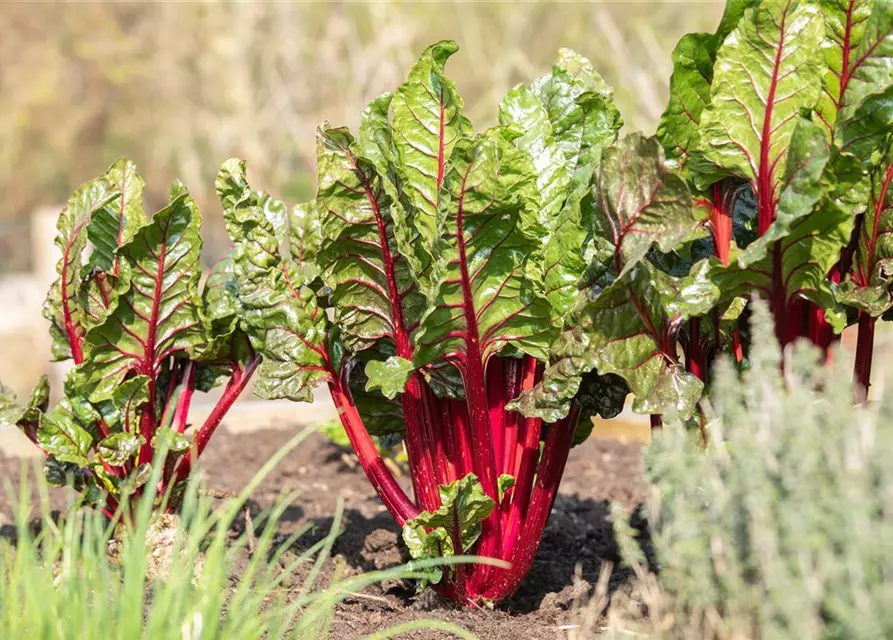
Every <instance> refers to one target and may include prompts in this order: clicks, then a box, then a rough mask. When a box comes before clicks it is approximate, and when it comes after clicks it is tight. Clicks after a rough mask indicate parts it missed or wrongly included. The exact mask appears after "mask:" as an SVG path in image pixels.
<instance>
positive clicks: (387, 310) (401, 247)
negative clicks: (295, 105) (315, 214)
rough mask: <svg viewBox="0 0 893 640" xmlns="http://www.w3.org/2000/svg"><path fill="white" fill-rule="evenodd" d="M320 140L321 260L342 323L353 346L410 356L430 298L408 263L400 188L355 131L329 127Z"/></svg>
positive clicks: (348, 341) (346, 336) (338, 318)
mask: <svg viewBox="0 0 893 640" xmlns="http://www.w3.org/2000/svg"><path fill="white" fill-rule="evenodd" d="M380 135H383V134H380ZM317 139H318V145H317V166H318V174H319V180H318V182H319V186H318V190H317V203H318V206H319V208H320V210H321V211H323V212H324V214H325V215H324V216H323V219H322V233H323V241H322V247H321V250H320V253H319V263H320V265H321V267H322V269H323V274H322V275H323V280H324V281H325V282H326V284H327V285H328V286H329V287H331V289H332V291H333V293H332V297H331V301H332V304H333V305H334V307H335V310H336V322H337V324H338V326H339V327H340V328H341V330H342V332H343V334H344V337H345V340H346V342H347V344H348V346H349V347H350V348H352V349H356V350H360V349H364V348H368V347H370V346H372V345H374V344H375V343H377V342H378V341H380V340H383V339H387V340H389V341H390V342H391V343H393V344H395V345H397V348H398V349H400V350H401V353H400V355H401V356H403V357H410V356H411V351H410V350H409V348H408V346H409V344H410V334H411V329H412V327H415V326H417V325H418V321H419V319H420V318H421V315H422V313H423V311H424V305H425V299H424V296H423V295H422V291H421V290H420V288H419V286H418V284H417V282H416V280H415V278H414V274H413V271H412V269H411V268H410V266H411V265H410V262H409V260H407V256H410V257H411V256H412V250H411V249H410V248H409V244H410V238H409V236H406V234H407V233H408V232H410V231H411V230H410V228H409V226H408V224H407V221H406V217H405V215H404V213H403V209H402V206H401V205H400V203H399V202H397V194H396V190H395V189H394V187H393V185H391V183H390V182H389V181H388V179H387V178H386V177H384V176H382V175H380V174H379V171H378V168H377V167H376V164H375V163H374V162H373V161H372V160H369V159H367V158H366V157H364V156H362V155H359V153H358V152H359V151H360V149H359V145H358V144H356V143H355V142H354V139H353V136H352V135H351V134H350V132H349V131H348V130H347V129H344V128H339V129H332V128H330V127H328V126H323V127H321V128H320V129H319V131H318V134H317ZM401 236H402V237H401ZM404 254H405V255H404Z"/></svg>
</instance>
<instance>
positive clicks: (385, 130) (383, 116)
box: [357, 93, 397, 175]
mask: <svg viewBox="0 0 893 640" xmlns="http://www.w3.org/2000/svg"><path fill="white" fill-rule="evenodd" d="M393 99H394V94H393V93H383V94H381V95H380V96H378V97H377V98H375V100H373V101H372V102H370V103H369V106H367V107H366V109H364V110H363V114H362V116H361V117H360V127H359V129H358V131H357V149H358V151H359V155H361V156H364V157H366V158H368V159H369V160H371V161H372V162H373V163H374V164H375V166H376V168H377V169H378V171H379V173H381V174H382V175H387V174H388V172H389V171H390V170H391V168H392V167H393V166H394V164H395V163H396V153H397V151H396V149H395V148H394V138H393V135H392V132H391V123H390V121H389V116H388V114H389V111H390V107H391V101H392V100H393Z"/></svg>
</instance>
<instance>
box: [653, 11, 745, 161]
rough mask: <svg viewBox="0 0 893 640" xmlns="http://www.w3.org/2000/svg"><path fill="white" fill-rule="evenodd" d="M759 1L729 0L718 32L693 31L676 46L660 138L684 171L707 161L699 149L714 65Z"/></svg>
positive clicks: (671, 157) (659, 132) (668, 153)
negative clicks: (717, 54) (732, 0)
mask: <svg viewBox="0 0 893 640" xmlns="http://www.w3.org/2000/svg"><path fill="white" fill-rule="evenodd" d="M755 4H757V0H736V1H734V2H728V3H726V8H725V12H724V13H723V17H722V20H721V22H720V25H719V27H718V29H717V30H716V32H715V33H689V34H686V35H684V36H682V38H681V39H680V40H679V43H678V44H677V45H676V48H675V49H673V74H672V75H671V76H670V99H669V101H668V103H667V108H666V110H665V111H664V113H663V115H661V118H660V123H659V124H658V125H657V137H658V139H659V140H660V141H661V144H663V146H664V149H665V150H666V152H667V159H668V160H669V161H670V162H671V163H673V164H675V166H676V167H677V168H679V169H681V170H685V166H686V165H687V164H688V162H690V161H691V162H693V163H694V164H696V165H698V164H699V163H700V164H701V165H702V166H701V170H702V171H703V170H708V167H710V163H707V164H706V165H704V164H703V158H702V157H700V154H699V152H698V142H699V140H700V134H699V131H698V127H699V126H700V124H701V114H702V112H703V111H704V108H705V107H706V106H707V105H708V104H710V86H711V84H712V83H713V65H714V63H715V62H716V53H717V51H719V47H720V45H722V43H723V40H725V39H726V37H727V36H728V35H729V33H731V32H732V30H734V29H735V27H736V26H737V25H738V22H739V21H740V20H741V16H742V15H743V14H744V12H745V10H747V9H748V8H750V7H752V6H754V5H755ZM710 170H713V169H710Z"/></svg>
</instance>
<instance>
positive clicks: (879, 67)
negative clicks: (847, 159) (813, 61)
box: [828, 0, 893, 126]
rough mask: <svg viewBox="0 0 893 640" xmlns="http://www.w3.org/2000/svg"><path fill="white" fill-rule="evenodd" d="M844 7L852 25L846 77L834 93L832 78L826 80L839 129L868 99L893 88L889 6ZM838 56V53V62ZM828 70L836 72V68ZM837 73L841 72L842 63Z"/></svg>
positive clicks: (878, 2)
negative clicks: (837, 108)
mask: <svg viewBox="0 0 893 640" xmlns="http://www.w3.org/2000/svg"><path fill="white" fill-rule="evenodd" d="M832 6H833V5H832ZM845 6H846V7H847V9H848V10H849V11H850V12H851V17H850V21H851V24H852V25H853V26H852V29H851V31H852V33H851V34H850V38H849V44H850V47H851V51H850V55H849V58H848V66H847V73H846V75H845V76H843V75H841V76H840V77H838V79H837V80H838V85H837V91H836V92H835V91H834V88H833V78H828V79H829V80H830V81H831V82H830V83H829V84H830V85H832V86H829V87H828V89H829V93H831V95H834V96H835V97H836V98H837V101H838V107H839V111H838V113H837V120H838V121H839V122H841V124H842V125H843V126H846V123H847V121H849V120H851V119H852V118H853V117H854V115H855V114H856V112H857V111H858V110H859V108H860V106H861V105H862V103H863V102H865V100H866V99H867V98H868V97H869V96H873V95H876V94H878V93H881V92H883V91H886V90H887V89H888V88H890V87H891V85H893V5H891V4H890V3H889V2H886V1H885V0H875V1H873V2H864V1H859V2H853V3H851V4H850V5H845ZM863 23H864V24H863ZM842 54H843V51H842V49H841V50H840V56H841V58H842ZM829 66H830V65H829ZM830 68H831V69H834V70H835V71H836V66H831V67H830ZM840 69H841V72H842V70H843V65H842V62H841V63H840ZM841 88H842V89H843V91H841Z"/></svg>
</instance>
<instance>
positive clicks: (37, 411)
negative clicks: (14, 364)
mask: <svg viewBox="0 0 893 640" xmlns="http://www.w3.org/2000/svg"><path fill="white" fill-rule="evenodd" d="M49 401H50V383H49V380H48V379H47V377H46V376H40V380H38V381H37V384H36V385H35V386H34V388H33V389H32V390H31V393H30V394H29V396H28V402H27V403H26V404H24V405H20V404H18V403H17V398H16V394H15V393H13V391H12V389H9V388H8V387H5V386H3V383H2V382H0V427H14V426H19V427H22V428H26V427H27V428H33V427H35V426H36V425H37V424H38V423H39V421H40V415H41V414H42V413H43V412H45V411H46V409H47V406H48V405H49Z"/></svg>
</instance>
